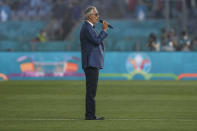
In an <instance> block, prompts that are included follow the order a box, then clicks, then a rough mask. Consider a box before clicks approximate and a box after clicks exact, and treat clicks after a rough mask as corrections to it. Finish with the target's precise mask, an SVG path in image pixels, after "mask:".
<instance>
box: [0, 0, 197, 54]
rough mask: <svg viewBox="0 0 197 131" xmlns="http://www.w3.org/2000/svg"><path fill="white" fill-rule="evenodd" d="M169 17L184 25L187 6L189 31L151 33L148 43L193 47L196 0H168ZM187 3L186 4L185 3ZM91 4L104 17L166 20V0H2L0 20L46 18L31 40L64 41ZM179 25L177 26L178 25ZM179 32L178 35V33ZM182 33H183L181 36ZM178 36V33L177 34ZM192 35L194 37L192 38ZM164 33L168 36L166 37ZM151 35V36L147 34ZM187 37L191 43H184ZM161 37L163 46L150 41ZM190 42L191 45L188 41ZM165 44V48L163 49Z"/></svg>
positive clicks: (150, 46) (180, 47)
mask: <svg viewBox="0 0 197 131" xmlns="http://www.w3.org/2000/svg"><path fill="white" fill-rule="evenodd" d="M168 2H169V19H176V20H177V21H178V24H176V26H178V28H179V27H182V26H183V25H182V24H181V23H182V22H181V19H183V12H184V11H185V10H184V6H186V9H187V12H186V14H187V21H186V24H185V26H186V29H185V30H186V31H183V32H182V30H183V29H180V30H177V32H175V30H172V29H171V30H169V31H167V32H166V31H165V29H163V34H165V35H163V37H160V38H156V36H157V35H158V34H153V33H152V34H150V36H149V40H148V42H147V43H149V44H147V45H148V46H147V47H148V48H149V49H150V50H163V51H164V50H166V51H171V50H172V51H176V50H193V49H192V48H193V45H195V44H194V43H195V42H196V37H195V36H197V31H196V30H193V29H195V28H197V24H196V23H197V19H196V17H197V0H169V1H168ZM183 2H184V4H183ZM88 5H94V6H96V7H97V9H98V10H99V13H100V17H101V18H103V19H136V20H140V21H143V20H146V19H164V18H165V17H166V10H165V6H166V0H0V21H1V22H6V21H10V20H11V21H21V20H22V21H25V20H27V21H29V20H34V21H39V20H41V21H43V20H44V21H47V22H48V25H47V26H46V27H45V28H44V29H43V30H41V31H40V33H39V34H38V36H37V37H36V38H35V39H33V40H32V41H33V42H35V41H46V40H48V41H51V40H65V39H66V38H67V37H68V36H69V33H70V32H72V30H73V29H74V27H75V25H76V24H77V23H79V22H80V20H81V19H82V15H83V10H84V9H85V8H86V7H87V6H88ZM176 28H177V27H176ZM177 34H178V35H177ZM179 34H181V35H179ZM176 35H177V36H176ZM190 35H191V37H190ZM164 36H165V37H164ZM147 37H148V36H147ZM186 37H188V39H189V40H186V41H190V42H186V43H187V44H186V43H185V42H184V41H185V40H184V39H183V38H186ZM156 39H157V40H160V44H158V45H160V46H158V45H155V44H150V43H151V41H156ZM188 43H189V44H188ZM161 47H162V48H161Z"/></svg>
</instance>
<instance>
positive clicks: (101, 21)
mask: <svg viewBox="0 0 197 131" xmlns="http://www.w3.org/2000/svg"><path fill="white" fill-rule="evenodd" d="M103 21H104V20H99V22H100V23H102V24H103ZM108 27H109V28H111V29H113V26H111V25H108Z"/></svg>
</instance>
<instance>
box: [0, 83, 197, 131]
mask: <svg viewBox="0 0 197 131" xmlns="http://www.w3.org/2000/svg"><path fill="white" fill-rule="evenodd" d="M84 105H85V81H5V82H0V131H122V130H125V131H197V81H99V86H98V90H97V96H96V111H97V115H98V116H104V117H105V120H104V121H86V120H84V111H85V106H84Z"/></svg>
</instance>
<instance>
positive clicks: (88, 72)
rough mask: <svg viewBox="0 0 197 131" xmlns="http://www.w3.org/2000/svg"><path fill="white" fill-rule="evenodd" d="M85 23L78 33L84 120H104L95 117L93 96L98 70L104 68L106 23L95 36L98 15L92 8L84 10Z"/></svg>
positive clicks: (94, 8) (94, 94)
mask: <svg viewBox="0 0 197 131" xmlns="http://www.w3.org/2000/svg"><path fill="white" fill-rule="evenodd" d="M84 13H85V21H84V24H83V26H82V28H81V32H80V42H81V57H82V68H83V70H84V72H85V77H86V113H85V119H86V120H104V117H97V116H96V115H95V108H96V107H95V96H96V90H97V85H98V77H99V70H100V69H102V68H103V67H104V44H103V40H104V39H105V38H106V37H107V29H108V23H107V22H105V21H103V24H102V31H101V32H100V33H99V34H97V33H96V31H95V29H94V24H96V23H97V22H98V20H99V14H98V11H97V9H96V7H94V6H90V7H88V8H87V9H86V10H85V12H84Z"/></svg>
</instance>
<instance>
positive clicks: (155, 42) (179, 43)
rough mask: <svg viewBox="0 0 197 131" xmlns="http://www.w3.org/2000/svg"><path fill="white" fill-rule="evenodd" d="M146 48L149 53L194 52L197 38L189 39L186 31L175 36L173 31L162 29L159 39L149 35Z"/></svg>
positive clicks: (196, 47) (154, 35)
mask: <svg viewBox="0 0 197 131" xmlns="http://www.w3.org/2000/svg"><path fill="white" fill-rule="evenodd" d="M146 47H147V48H148V50H149V51H196V49H197V37H193V38H192V37H190V36H189V34H188V33H187V32H186V31H182V32H181V33H179V34H177V33H176V32H175V30H174V29H170V30H169V31H168V32H166V31H165V29H162V30H161V36H159V37H157V36H156V34H154V33H151V34H150V35H149V37H148V40H147V43H146Z"/></svg>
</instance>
